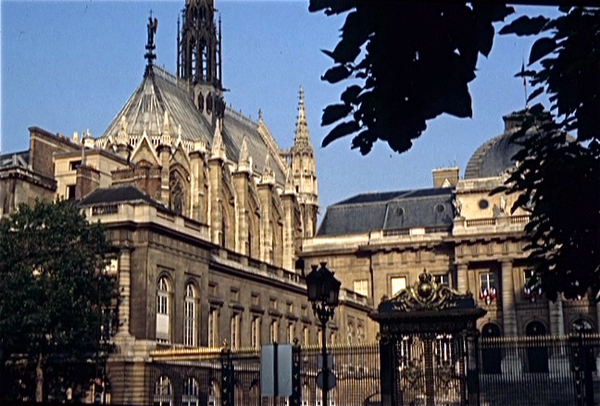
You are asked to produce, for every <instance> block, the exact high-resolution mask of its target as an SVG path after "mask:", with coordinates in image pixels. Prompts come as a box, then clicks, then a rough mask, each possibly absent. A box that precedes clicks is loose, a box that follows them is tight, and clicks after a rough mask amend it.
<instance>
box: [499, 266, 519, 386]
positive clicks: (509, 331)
mask: <svg viewBox="0 0 600 406" xmlns="http://www.w3.org/2000/svg"><path fill="white" fill-rule="evenodd" d="M500 265H501V274H502V316H503V322H504V336H505V337H514V336H516V335H517V313H516V311H515V283H514V279H513V267H512V260H510V259H503V260H501V261H500ZM501 368H502V372H503V373H505V374H508V375H510V376H518V375H519V374H520V373H521V372H522V365H521V360H520V358H519V354H518V353H517V352H516V351H515V350H511V349H508V350H507V351H506V353H505V355H504V358H503V359H502V364H501Z"/></svg>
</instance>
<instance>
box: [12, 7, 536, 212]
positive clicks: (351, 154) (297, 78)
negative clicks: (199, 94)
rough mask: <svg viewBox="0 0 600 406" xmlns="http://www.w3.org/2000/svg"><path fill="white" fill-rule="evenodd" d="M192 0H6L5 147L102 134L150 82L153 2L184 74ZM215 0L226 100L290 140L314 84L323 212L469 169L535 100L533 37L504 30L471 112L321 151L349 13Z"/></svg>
mask: <svg viewBox="0 0 600 406" xmlns="http://www.w3.org/2000/svg"><path fill="white" fill-rule="evenodd" d="M183 5H184V0H177V1H176V0H169V1H160V2H148V1H131V2H125V1H120V2H114V1H103V0H95V1H92V0H88V1H73V2H67V1H54V2H50V1H39V2H33V1H6V0H4V1H2V2H0V11H1V15H2V18H1V27H0V33H1V36H2V42H1V49H2V53H1V64H2V71H1V72H2V81H1V88H0V89H1V90H0V91H1V97H2V98H1V101H2V103H1V105H2V110H1V112H2V115H1V133H0V136H1V138H0V140H1V142H0V149H1V151H2V153H6V152H10V151H18V150H24V149H27V147H28V137H29V133H28V130H27V128H28V127H30V126H38V127H41V128H43V129H45V130H48V131H50V132H53V133H56V132H58V133H61V134H65V135H69V136H70V135H71V134H72V133H73V132H74V131H78V132H80V131H81V130H87V129H89V130H90V132H91V134H92V136H95V137H97V136H100V135H101V134H102V133H103V132H104V130H105V129H106V127H107V126H108V125H109V124H110V122H111V120H112V119H113V118H114V116H115V115H116V114H117V113H118V111H119V110H120V108H121V107H122V106H123V104H124V103H125V102H126V100H127V99H128V97H129V96H130V95H131V93H132V92H133V91H134V90H135V88H136V87H137V85H138V84H139V83H140V81H141V80H142V76H143V73H144V66H145V60H144V58H143V55H144V51H145V50H144V45H145V42H146V23H147V20H148V16H149V11H150V10H153V14H154V16H155V17H156V18H158V31H157V34H156V38H155V41H156V44H157V46H156V54H157V59H156V61H155V63H156V64H158V65H161V66H162V65H164V66H165V67H166V68H167V70H169V71H171V72H174V71H175V68H176V25H177V15H178V11H179V10H181V8H182V7H183ZM215 6H216V8H217V9H218V10H219V13H220V15H221V18H222V25H223V59H224V61H223V83H224V86H225V87H226V88H228V89H230V91H229V92H227V93H226V94H225V100H226V102H227V104H228V105H229V104H231V105H232V106H233V108H234V109H236V110H238V111H239V110H241V111H242V112H243V113H244V114H246V115H250V116H251V117H252V118H254V119H256V118H257V115H258V114H257V113H258V110H259V109H262V111H263V120H264V121H265V123H266V124H267V126H268V127H269V129H270V131H271V133H272V135H273V136H274V137H275V139H276V140H277V142H278V144H279V145H280V147H282V148H288V147H290V146H291V143H292V141H293V137H294V128H295V121H296V114H297V105H298V88H299V86H300V85H302V86H303V87H304V92H305V105H306V116H307V120H308V126H309V135H310V138H311V141H312V142H313V146H314V147H315V152H316V165H317V176H318V182H319V201H320V204H321V206H322V209H321V212H322V213H324V211H325V208H326V207H327V206H328V205H330V204H332V203H335V202H337V201H340V200H342V199H344V198H346V197H349V196H352V195H354V194H357V193H362V192H367V191H385V190H400V189H411V188H418V187H430V186H432V183H433V182H432V175H431V170H432V169H433V168H436V167H444V166H451V165H454V164H456V165H457V166H459V167H460V169H461V176H462V174H463V172H464V168H465V166H466V164H467V161H468V159H469V157H470V156H471V154H472V153H473V152H474V151H475V149H476V148H477V147H478V146H479V145H480V144H482V143H483V142H484V141H486V140H487V139H489V138H491V137H493V136H495V135H497V134H499V133H501V132H502V130H503V122H502V115H505V114H508V113H510V112H512V111H515V110H519V109H522V108H523V107H524V104H525V102H524V90H523V83H522V80H520V79H517V78H514V77H513V76H514V73H515V72H517V71H519V70H520V68H521V63H522V61H523V59H524V58H525V59H526V57H527V55H528V52H529V48H530V46H531V43H532V40H531V39H523V38H517V37H515V36H503V37H499V36H496V39H495V43H494V48H493V49H492V52H491V54H490V56H489V58H487V59H486V58H484V57H481V58H480V61H479V62H478V72H477V78H476V79H475V80H474V81H473V82H472V83H471V84H470V90H471V94H472V96H473V118H472V119H456V118H454V117H450V116H442V117H439V118H437V119H435V120H433V121H430V122H429V123H428V129H427V131H426V132H425V133H424V134H423V135H422V136H421V137H420V138H419V139H418V140H416V142H415V144H414V147H413V148H412V149H411V150H410V151H408V152H406V153H404V154H401V155H398V154H395V153H393V152H392V151H391V150H390V149H389V148H388V147H387V144H383V143H378V144H376V146H375V148H374V149H373V151H372V152H371V153H370V154H369V155H367V156H366V157H363V156H361V155H360V153H359V152H358V151H355V150H351V149H350V142H351V139H350V138H347V139H342V140H338V141H336V142H334V143H333V144H331V145H329V146H328V147H327V148H321V147H320V143H321V140H322V139H323V137H324V136H325V135H326V134H327V132H328V128H322V127H321V126H320V120H321V113H322V111H323V109H324V108H325V106H327V105H328V104H331V103H334V102H337V101H338V100H339V95H340V93H341V91H342V90H343V88H345V86H343V85H341V86H332V85H330V84H327V83H325V82H322V81H321V80H320V76H321V75H322V74H323V73H324V72H325V71H326V70H327V68H328V67H330V66H331V63H330V59H329V58H328V57H326V56H325V55H324V54H323V53H322V52H320V49H333V48H334V46H335V44H336V43H337V40H338V36H339V31H338V30H339V28H340V27H341V25H342V23H343V21H344V18H343V17H339V16H338V17H326V16H325V15H324V14H323V13H316V14H311V13H309V12H308V2H305V1H277V2H268V1H224V0H216V3H215ZM538 11H542V12H547V11H548V10H544V9H539V8H536V9H527V11H525V10H524V9H523V8H520V9H518V10H517V15H519V14H521V13H523V12H527V13H530V14H537V13H538ZM509 18H510V19H512V18H515V17H514V16H511V17H509ZM500 26H501V25H499V26H498V27H497V30H498V29H499V27H500ZM398 78H399V80H401V78H402V72H398Z"/></svg>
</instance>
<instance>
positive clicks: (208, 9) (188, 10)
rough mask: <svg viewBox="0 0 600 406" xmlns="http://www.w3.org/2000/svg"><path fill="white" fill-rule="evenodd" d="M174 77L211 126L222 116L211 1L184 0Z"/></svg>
mask: <svg viewBox="0 0 600 406" xmlns="http://www.w3.org/2000/svg"><path fill="white" fill-rule="evenodd" d="M177 38H178V46H177V76H178V77H179V78H180V79H184V80H186V81H188V82H189V83H190V84H191V85H192V86H191V88H190V93H191V95H192V98H193V100H194V103H195V104H196V107H197V108H198V110H199V111H200V112H201V113H202V114H203V115H204V116H205V117H206V119H207V120H208V122H210V123H211V124H212V125H213V126H216V125H217V121H218V120H220V119H222V118H223V116H224V113H225V102H224V101H223V85H222V83H221V72H222V70H221V60H222V59H221V21H220V19H219V32H218V34H217V26H216V24H215V6H214V3H213V0H185V8H184V9H183V27H182V28H181V32H179V28H178V32H177Z"/></svg>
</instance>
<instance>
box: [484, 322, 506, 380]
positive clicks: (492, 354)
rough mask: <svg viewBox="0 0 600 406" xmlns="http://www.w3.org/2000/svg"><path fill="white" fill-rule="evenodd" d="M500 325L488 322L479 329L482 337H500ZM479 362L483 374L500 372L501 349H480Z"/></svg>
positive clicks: (492, 347)
mask: <svg viewBox="0 0 600 406" xmlns="http://www.w3.org/2000/svg"><path fill="white" fill-rule="evenodd" d="M501 335H502V333H501V332H500V327H498V325H496V324H494V323H488V324H486V325H484V326H483V328H482V329H481V337H482V338H484V339H485V338H493V337H500V336H501ZM481 363H482V367H483V373H484V374H500V373H502V350H501V349H500V348H499V347H498V348H494V346H491V348H485V349H483V350H482V351H481Z"/></svg>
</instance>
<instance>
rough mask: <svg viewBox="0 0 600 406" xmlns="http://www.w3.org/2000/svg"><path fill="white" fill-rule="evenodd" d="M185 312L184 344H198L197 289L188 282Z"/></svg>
mask: <svg viewBox="0 0 600 406" xmlns="http://www.w3.org/2000/svg"><path fill="white" fill-rule="evenodd" d="M184 303H185V304H184V306H185V307H184V312H183V344H184V345H189V346H195V345H196V289H195V288H194V285H192V284H191V283H188V284H187V286H186V287H185V298H184Z"/></svg>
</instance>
